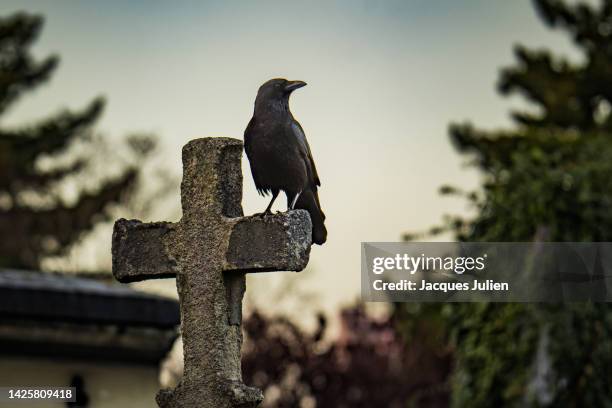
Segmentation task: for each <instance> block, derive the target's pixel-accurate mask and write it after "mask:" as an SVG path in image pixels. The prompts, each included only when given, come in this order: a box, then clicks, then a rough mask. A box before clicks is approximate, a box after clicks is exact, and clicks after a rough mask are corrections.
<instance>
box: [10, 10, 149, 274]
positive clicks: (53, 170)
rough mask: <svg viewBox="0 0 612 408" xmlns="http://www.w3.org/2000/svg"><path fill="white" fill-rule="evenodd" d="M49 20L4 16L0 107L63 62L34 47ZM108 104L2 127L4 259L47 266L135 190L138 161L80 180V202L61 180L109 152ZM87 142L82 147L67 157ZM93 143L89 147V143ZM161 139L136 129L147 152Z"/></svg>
mask: <svg viewBox="0 0 612 408" xmlns="http://www.w3.org/2000/svg"><path fill="white" fill-rule="evenodd" d="M42 25H43V19H42V18H41V17H39V16H35V15H30V14H26V13H17V14H14V15H12V16H9V17H4V18H0V115H2V114H5V113H6V112H7V110H8V109H9V108H10V107H11V106H12V105H13V104H14V103H15V102H16V101H17V100H18V99H19V97H21V96H22V95H23V94H24V93H26V92H28V91H32V90H34V89H35V88H36V87H38V86H40V85H41V84H43V83H45V82H46V81H48V80H49V78H50V76H51V74H52V73H53V72H54V70H55V69H56V67H57V65H58V57H56V56H50V57H48V58H45V59H43V60H41V61H37V60H36V59H35V58H33V56H32V55H31V50H30V48H31V47H32V45H33V43H34V42H35V41H36V39H37V38H38V35H39V34H40V31H41V28H42ZM103 107H104V100H103V99H102V98H96V99H94V100H93V101H92V102H91V103H90V104H89V106H87V107H86V108H85V109H83V110H81V111H79V112H72V111H67V110H66V111H63V112H60V113H59V114H56V115H54V116H52V117H50V118H47V119H44V120H42V121H39V122H38V123H35V124H32V125H27V126H24V127H21V128H19V129H0V235H2V237H3V238H2V239H0V267H13V268H29V269H38V268H40V264H41V261H42V260H43V259H44V258H45V257H48V256H58V255H63V254H65V253H66V251H67V250H68V249H69V248H70V247H71V246H72V245H73V244H74V243H75V242H77V240H79V239H80V238H81V237H82V236H83V234H84V233H85V232H87V231H89V230H91V229H92V227H93V226H94V225H95V224H96V223H98V222H100V221H103V220H105V219H106V218H107V212H106V210H107V208H108V206H109V204H113V203H120V202H124V201H125V200H126V199H127V198H128V194H127V193H129V191H130V189H131V187H132V186H133V184H134V182H135V180H136V176H137V173H138V171H137V167H136V166H134V165H132V166H124V168H123V169H122V170H121V171H119V172H118V174H115V175H113V176H112V177H110V178H109V177H106V179H104V177H91V178H89V179H88V180H86V181H85V182H83V183H81V185H78V186H75V185H73V186H72V189H73V190H76V191H72V193H73V194H72V195H73V196H76V197H77V198H76V199H75V200H73V201H74V202H72V203H69V202H68V201H69V200H66V199H65V197H64V195H65V194H62V189H61V188H60V187H61V185H62V182H64V181H65V180H68V179H70V178H71V177H74V176H75V175H77V174H84V172H85V170H86V169H87V167H88V165H89V164H90V163H91V162H92V160H93V159H94V157H96V156H100V155H101V154H103V150H101V149H99V148H98V147H99V146H93V145H95V144H97V143H98V144H99V143H100V142H101V141H100V139H97V138H96V137H94V135H93V134H92V130H91V129H92V126H93V125H94V124H95V122H96V121H97V119H98V118H99V117H100V115H101V113H102V110H103ZM79 144H80V145H81V151H80V152H76V153H74V152H73V153H74V154H71V155H69V156H70V157H69V159H68V160H65V159H66V158H65V157H62V159H61V160H60V159H59V156H61V155H62V154H65V153H66V152H67V151H68V150H70V148H73V147H75V146H76V145H79ZM86 144H89V145H90V149H89V151H87V149H83V148H82V147H83V145H86ZM154 144H155V142H154V140H153V139H151V138H150V137H133V138H132V139H131V141H130V144H129V146H131V147H132V148H133V150H134V152H135V153H136V154H137V155H139V156H140V157H143V156H146V155H147V154H148V153H149V152H150V151H151V150H152V149H153V148H154ZM92 146H93V148H92ZM74 150H75V151H76V150H78V149H74ZM113 154H114V153H113ZM54 159H57V160H54ZM97 159H100V157H97ZM107 159H108V157H107ZM41 164H46V165H44V166H43V165H41ZM106 165H107V168H106V170H107V172H108V168H109V167H108V162H107V163H106ZM101 178H102V179H103V180H99V179H101Z"/></svg>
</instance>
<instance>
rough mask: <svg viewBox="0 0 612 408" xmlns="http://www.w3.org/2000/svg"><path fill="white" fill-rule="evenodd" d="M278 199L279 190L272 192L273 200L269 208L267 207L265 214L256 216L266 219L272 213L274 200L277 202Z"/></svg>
mask: <svg viewBox="0 0 612 408" xmlns="http://www.w3.org/2000/svg"><path fill="white" fill-rule="evenodd" d="M276 197H278V190H274V191H272V200H270V204H268V206H267V207H266V209H265V210H264V212H262V213H257V214H255V215H257V216H260V217H265V216H266V215H268V214H271V213H272V211H271V210H272V204H274V200H276Z"/></svg>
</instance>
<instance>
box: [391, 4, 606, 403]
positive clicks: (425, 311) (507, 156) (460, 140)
mask: <svg viewBox="0 0 612 408" xmlns="http://www.w3.org/2000/svg"><path fill="white" fill-rule="evenodd" d="M534 5H535V8H536V10H537V12H538V13H539V16H540V17H541V19H542V20H543V21H544V23H545V24H547V25H548V26H549V27H551V28H555V29H561V30H563V31H565V32H567V33H569V34H570V36H571V38H572V40H573V42H574V44H575V45H576V46H577V48H578V49H579V50H580V51H582V53H583V56H584V58H583V60H581V61H579V62H570V61H569V60H568V59H566V58H563V57H561V56H558V55H553V54H552V53H551V52H550V51H547V50H533V49H529V48H527V47H524V46H518V47H516V49H515V55H516V59H517V64H516V65H514V66H512V67H509V68H506V69H503V70H502V71H501V75H500V81H499V87H498V89H499V91H500V93H501V94H503V95H508V94H512V93H518V94H520V95H522V96H524V97H525V98H526V100H527V101H528V102H530V103H532V104H533V105H535V109H533V110H527V111H517V112H513V113H512V117H513V120H514V122H515V124H516V126H515V127H514V128H512V129H509V130H504V131H487V130H481V129H478V128H476V127H474V126H473V125H471V124H469V123H468V124H454V125H451V127H450V134H451V139H452V141H453V143H454V144H455V145H456V146H457V148H458V150H459V151H460V152H461V153H463V154H467V155H469V156H470V157H475V158H476V160H475V165H476V166H477V168H478V169H479V170H480V171H481V172H482V174H483V175H484V178H485V182H484V184H483V185H482V188H481V189H480V190H479V191H476V192H468V193H463V192H460V191H459V190H458V189H456V188H453V187H444V188H443V189H442V192H443V193H445V194H457V193H458V194H464V195H465V196H466V197H467V198H468V199H469V200H470V201H471V202H472V203H473V204H474V206H475V208H476V209H477V215H476V217H475V218H473V219H465V218H462V217H454V218H449V222H448V224H447V225H446V229H447V230H451V231H454V233H455V235H456V236H457V238H458V239H459V240H464V241H491V242H495V241H498V242H499V241H502V242H503V241H533V240H542V241H586V242H589V241H612V177H610V175H611V174H612V115H610V111H611V106H612V105H611V104H612V1H611V0H605V1H603V2H601V4H599V5H598V6H593V5H591V4H587V3H582V2H580V3H572V4H569V3H568V2H566V1H562V0H535V1H534ZM444 229H445V228H435V229H434V230H433V231H434V232H440V231H442V230H444ZM398 313H399V314H400V315H403V320H406V321H408V320H411V319H412V320H414V319H417V320H418V319H425V320H427V321H428V322H430V324H433V323H432V322H437V324H438V325H439V326H441V327H444V328H445V330H446V336H447V337H446V339H447V341H448V342H450V343H451V344H452V347H453V348H454V349H455V354H456V369H455V373H454V375H453V378H454V380H453V403H454V405H455V406H473V407H488V406H497V405H499V406H531V405H536V406H609V405H610V404H611V401H612V391H611V389H610V387H609V386H608V384H609V380H608V379H609V378H610V376H611V375H612V340H610V339H612V324H611V322H612V309H611V308H610V307H609V306H607V305H606V304H602V303H599V304H593V303H590V304H566V305H559V304H551V305H537V304H533V305H530V304H450V305H448V304H447V305H440V304H437V305H421V306H413V305H406V306H403V307H402V308H400V310H399V311H398ZM543 339H546V341H545V343H547V344H548V347H547V356H548V357H547V358H548V361H550V365H551V368H552V371H551V372H552V375H551V376H550V378H547V379H546V384H545V386H542V383H540V385H539V386H534V384H535V383H536V382H535V381H534V376H535V373H534V365H535V361H536V355H537V353H538V345H540V346H541V344H542V341H543Z"/></svg>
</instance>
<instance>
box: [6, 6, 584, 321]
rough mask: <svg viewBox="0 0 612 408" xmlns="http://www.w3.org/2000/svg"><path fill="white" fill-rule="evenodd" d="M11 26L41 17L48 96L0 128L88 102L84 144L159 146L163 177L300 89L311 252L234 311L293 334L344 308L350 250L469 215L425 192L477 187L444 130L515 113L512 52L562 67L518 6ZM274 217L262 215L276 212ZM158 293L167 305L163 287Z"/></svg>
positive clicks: (354, 284)
mask: <svg viewBox="0 0 612 408" xmlns="http://www.w3.org/2000/svg"><path fill="white" fill-rule="evenodd" d="M16 10H26V11H29V12H36V13H40V14H42V15H44V16H45V19H46V23H45V26H44V29H43V32H42V36H41V38H40V41H39V42H38V43H37V44H36V46H35V47H34V53H35V55H37V56H40V57H43V56H46V55H48V54H49V53H56V54H58V55H60V57H61V62H60V66H59V68H58V69H57V71H56V73H55V75H54V76H53V79H52V81H50V82H49V83H48V84H47V85H44V86H42V87H40V88H39V89H38V90H37V91H35V92H33V93H32V94H31V95H29V96H27V97H24V98H22V99H21V100H20V103H19V104H18V105H16V106H15V107H14V108H13V109H12V110H11V111H9V113H8V115H6V117H3V118H1V119H0V125H3V126H12V125H18V124H20V123H24V122H28V121H31V120H35V119H37V118H41V117H45V116H47V115H50V114H52V113H54V112H57V111H58V110H59V109H60V108H63V107H67V108H73V109H79V108H82V107H84V106H85V105H86V104H87V103H88V102H89V101H91V100H92V98H93V97H95V96H97V95H104V96H105V97H106V98H107V100H108V105H107V108H106V110H105V113H104V115H103V117H102V118H101V119H100V121H99V122H98V124H97V126H96V129H97V131H99V132H100V133H102V134H104V135H105V137H108V138H109V139H110V140H119V139H120V138H121V137H123V136H125V135H126V134H129V133H133V132H153V133H155V134H157V135H159V138H160V142H161V152H162V159H161V160H159V162H158V164H157V165H158V166H159V167H160V168H161V169H163V171H168V172H169V173H171V174H176V175H177V177H180V173H181V164H180V151H181V147H182V146H183V145H184V144H185V143H187V142H188V141H189V140H191V139H194V138H199V137H208V136H229V137H234V138H242V135H243V131H244V128H245V127H246V125H247V123H248V121H249V119H250V117H251V115H252V109H253V102H254V99H255V94H256V92H257V89H258V87H259V85H261V84H262V83H263V82H265V81H266V80H268V79H270V78H274V77H285V78H288V79H294V80H295V79H299V80H304V81H306V82H307V83H308V86H306V87H305V88H302V89H300V90H298V91H296V92H295V93H294V94H293V96H292V97H291V110H292V112H293V114H294V116H295V117H296V118H297V119H298V120H299V121H300V123H301V124H302V126H303V128H304V130H305V132H306V135H307V137H308V140H309V142H310V145H311V148H312V151H313V155H314V159H315V161H316V164H317V168H318V170H319V174H320V178H321V182H322V186H321V189H320V191H319V192H320V198H321V202H322V206H323V209H324V211H325V213H326V215H327V221H326V224H327V228H328V231H329V237H328V242H327V243H326V244H325V245H323V246H321V247H320V246H314V247H313V249H312V252H311V261H310V264H309V267H308V269H307V270H306V271H305V272H302V273H300V274H297V275H294V274H290V275H288V274H281V273H267V274H261V275H258V276H255V277H250V278H249V283H248V284H249V290H248V295H247V296H248V297H247V304H248V305H249V307H253V306H256V307H261V308H263V309H265V310H266V311H268V312H271V313H278V312H280V313H286V314H290V315H293V316H297V317H300V318H302V319H303V320H305V321H306V324H307V323H308V320H313V319H314V317H313V316H314V314H313V313H314V312H315V311H317V310H319V309H322V310H325V311H327V312H332V313H333V311H334V310H336V309H337V308H338V307H341V306H343V305H348V304H350V303H352V302H354V301H356V300H357V299H358V296H359V288H360V280H359V279H360V273H359V268H360V243H361V242H363V241H397V240H399V239H400V237H401V235H402V233H403V232H406V231H420V230H423V229H426V228H428V227H430V226H432V225H434V224H437V223H438V222H439V221H440V220H441V217H442V215H443V214H465V213H466V212H469V208H467V207H466V205H465V203H464V202H463V201H461V200H458V199H449V198H444V197H440V196H439V195H438V193H437V191H438V188H439V187H440V186H441V185H443V184H454V185H459V186H462V187H464V188H467V189H470V188H474V187H475V186H477V183H478V174H477V173H476V172H475V171H474V170H470V169H469V168H467V167H466V158H465V157H461V156H459V155H458V154H457V153H456V152H455V151H454V149H453V147H452V146H451V144H450V142H449V137H448V132H447V129H448V125H449V123H451V122H462V121H466V120H469V121H471V122H473V123H475V124H477V125H478V126H479V127H483V128H499V127H505V126H509V125H510V121H509V117H508V111H509V108H510V107H516V106H522V105H521V102H520V99H519V98H510V99H502V98H501V97H500V96H499V95H498V94H497V93H496V91H495V84H496V80H497V75H498V72H499V69H500V67H503V66H506V65H509V64H511V63H512V61H513V56H512V46H513V45H514V44H516V43H522V44H526V45H530V46H535V47H541V46H545V47H548V48H552V49H554V50H558V51H561V52H563V53H566V54H568V55H571V56H572V57H577V56H576V54H575V51H574V50H573V49H572V48H571V46H570V43H569V41H568V39H567V38H566V37H565V36H564V35H563V34H561V33H555V32H552V31H550V30H548V29H547V28H546V27H545V26H544V25H542V24H541V22H540V21H539V20H538V18H537V16H536V14H535V12H534V10H533V7H532V6H531V4H530V2H529V1H527V0H516V1H503V0H496V1H490V0H465V1H456V0H445V1H436V2H431V1H426V0H411V1H407V0H406V1H404V0H389V1H364V0H342V1H325V2H322V1H312V2H301V1H300V2H297V1H296V2H287V1H258V2H253V1H181V2H165V1H148V2H140V1H104V2H101V1H100V2H75V1H68V0H54V1H52V2H51V1H44V0H40V1H27V0H3V1H2V2H1V3H0V14H1V15H6V14H8V13H11V12H13V11H16ZM243 172H244V200H243V206H244V210H245V213H246V214H251V213H254V212H259V211H262V210H263V209H264V208H265V206H266V205H267V202H268V199H266V198H262V197H259V196H258V195H257V194H256V191H255V188H254V185H253V181H252V178H251V175H250V170H249V167H248V162H247V159H246V156H245V157H244V158H243ZM167 200H169V202H170V204H166V205H165V206H164V207H163V208H171V209H174V212H173V211H169V212H168V214H173V213H176V211H177V209H178V208H179V192H178V190H177V191H176V192H174V193H173V194H171V196H169V198H167ZM284 205H285V203H284V200H278V201H277V204H276V206H275V208H276V209H278V210H284ZM160 216H164V214H160ZM167 216H168V215H167ZM100 231H102V232H98V233H97V234H95V235H94V238H95V239H90V240H89V244H88V245H85V249H83V250H82V252H81V254H80V257H78V261H77V264H78V266H79V265H82V267H83V268H87V267H90V266H92V265H93V267H100V265H102V266H107V267H108V265H110V251H109V249H110V235H109V232H110V227H109V226H106V227H105V228H103V229H101V230H100ZM161 285H162V286H164V288H166V289H167V290H169V291H170V292H172V291H173V289H172V288H173V286H172V285H173V283H171V282H170V283H169V282H163V283H162V284H161ZM158 286H159V285H158ZM145 287H152V286H147V285H145ZM168 288H170V289H168ZM270 299H275V301H274V302H271V301H270Z"/></svg>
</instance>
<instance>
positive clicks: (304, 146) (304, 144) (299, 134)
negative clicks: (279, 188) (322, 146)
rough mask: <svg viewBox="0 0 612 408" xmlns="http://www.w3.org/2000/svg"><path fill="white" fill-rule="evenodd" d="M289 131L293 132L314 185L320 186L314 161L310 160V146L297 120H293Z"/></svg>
mask: <svg viewBox="0 0 612 408" xmlns="http://www.w3.org/2000/svg"><path fill="white" fill-rule="evenodd" d="M291 130H293V134H294V135H295V137H296V139H297V140H298V142H299V143H300V148H301V150H302V152H303V153H304V154H305V155H306V158H307V161H308V163H307V164H308V165H309V167H310V169H311V171H312V176H313V181H314V183H315V185H317V186H320V185H321V180H319V174H318V173H317V167H316V166H315V162H314V159H313V158H312V152H311V151H310V145H309V144H308V140H306V134H304V129H302V125H300V122H298V121H297V120H293V121H292V122H291Z"/></svg>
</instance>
